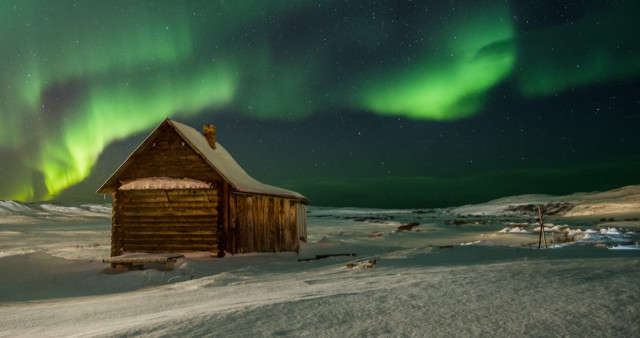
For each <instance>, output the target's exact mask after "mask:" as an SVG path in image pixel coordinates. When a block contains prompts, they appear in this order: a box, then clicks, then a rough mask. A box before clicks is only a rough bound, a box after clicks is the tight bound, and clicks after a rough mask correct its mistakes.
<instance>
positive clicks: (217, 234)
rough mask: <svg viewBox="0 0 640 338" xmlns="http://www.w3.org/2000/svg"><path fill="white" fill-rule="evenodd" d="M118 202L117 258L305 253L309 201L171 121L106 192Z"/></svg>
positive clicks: (211, 135) (207, 130)
mask: <svg viewBox="0 0 640 338" xmlns="http://www.w3.org/2000/svg"><path fill="white" fill-rule="evenodd" d="M98 192H99V193H109V194H111V196H112V198H113V218H112V230H111V256H119V255H122V254H125V253H132V252H147V253H186V252H197V251H208V252H211V253H214V254H216V255H217V256H218V257H223V256H224V254H225V252H228V253H231V254H237V253H247V252H281V251H298V249H299V241H306V239H307V231H306V205H307V204H308V202H309V201H308V200H307V198H305V197H304V196H302V195H301V194H299V193H297V192H293V191H290V190H287V189H282V188H278V187H274V186H270V185H267V184H263V183H260V182H258V181H257V180H255V179H253V178H252V177H251V176H249V175H248V174H247V173H246V172H245V171H244V170H243V169H242V168H241V167H240V165H238V163H237V162H236V161H235V160H234V159H233V157H231V155H230V154H229V153H228V152H227V151H226V150H225V149H224V148H223V147H222V145H220V144H219V143H217V141H216V139H215V127H214V126H204V134H201V133H200V132H198V131H197V130H195V129H193V128H191V127H189V126H186V125H184V124H181V123H178V122H176V121H172V120H170V119H165V120H164V121H163V122H162V123H161V124H160V125H159V126H158V127H157V128H156V129H155V130H154V131H153V132H152V133H151V134H150V135H149V136H148V137H147V138H146V139H145V140H144V142H142V144H141V145H140V146H139V147H138V148H137V149H136V150H135V151H134V152H133V153H132V154H131V155H130V156H129V157H128V158H127V160H126V161H125V162H124V163H123V164H122V165H121V166H120V168H118V170H116V171H115V172H114V173H113V174H112V175H111V177H109V179H108V180H107V181H106V182H105V183H104V184H103V185H102V187H100V189H98Z"/></svg>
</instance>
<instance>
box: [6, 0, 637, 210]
mask: <svg viewBox="0 0 640 338" xmlns="http://www.w3.org/2000/svg"><path fill="white" fill-rule="evenodd" d="M566 3H570V4H565V1H558V2H556V1H504V0H502V1H478V0H475V1H398V0H389V1H353V0H352V1H345V0H342V1H275V0H274V1H263V0H256V1H231V0H227V1H224V0H220V1H213V0H206V1H129V0H126V1H108V0H98V1H84V0H83V1H65V0H57V1H48V0H43V1H26V0H20V1H6V0H0V116H1V117H2V119H1V120H0V159H1V160H0V199H11V200H19V201H24V202H33V201H42V200H51V199H52V200H53V201H58V202H60V203H64V202H69V203H81V202H89V201H95V200H98V199H99V200H102V197H101V196H99V195H96V194H95V191H96V189H97V188H98V187H99V186H100V185H101V184H102V183H103V182H104V181H105V180H106V179H107V178H108V177H109V176H110V175H111V173H113V171H115V169H116V168H117V167H118V166H119V165H120V164H121V163H122V162H123V161H124V160H125V159H126V157H127V156H128V155H129V154H130V153H131V152H132V151H133V150H134V149H135V148H136V147H137V146H138V145H139V144H140V142H142V140H143V139H144V138H145V137H146V136H147V135H148V134H149V133H150V132H151V130H152V129H153V128H155V127H156V126H157V125H158V124H159V123H160V122H161V121H162V120H163V119H164V118H166V117H170V118H173V119H175V120H177V121H179V122H183V123H186V124H188V125H191V126H193V127H195V128H198V129H200V128H201V126H202V125H203V124H215V125H217V129H218V131H217V139H218V141H219V142H220V143H221V144H222V145H223V146H225V147H226V148H227V150H228V151H229V152H230V153H231V154H232V155H233V156H234V157H235V158H236V160H237V161H238V162H239V163H240V165H241V166H243V167H244V168H245V170H246V171H247V172H248V173H249V174H250V175H252V176H253V177H255V178H257V179H259V180H261V181H263V182H265V183H269V184H273V185H278V186H282V187H286V188H290V189H293V190H296V191H298V192H300V193H302V194H304V195H305V196H307V197H308V198H310V199H311V203H312V204H313V205H325V206H368V207H390V208H402V207H405V208H427V207H443V206H453V205H461V204H467V203H476V202H482V201H487V200H490V199H494V198H498V197H502V196H507V195H516V194H525V193H545V194H566V193H572V192H578V191H593V190H606V189H611V188H616V187H620V186H624V185H629V184H640V43H639V42H640V23H639V22H640V21H639V20H638V19H637V18H638V17H640V2H638V1H603V0H594V1H579V2H578V1H568V2H566Z"/></svg>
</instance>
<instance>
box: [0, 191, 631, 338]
mask: <svg viewBox="0 0 640 338" xmlns="http://www.w3.org/2000/svg"><path fill="white" fill-rule="evenodd" d="M639 190H640V189H639V188H638V187H626V188H623V189H617V190H616V191H613V192H607V193H599V194H600V197H597V196H598V194H576V195H571V196H564V197H550V196H518V197H513V198H506V199H501V200H497V201H492V202H488V203H486V204H483V205H476V206H464V207H459V208H451V209H438V210H378V209H348V208H341V209H337V208H317V207H316V208H314V207H311V208H310V213H309V215H308V233H309V243H307V244H304V245H303V247H302V249H301V252H300V254H296V253H280V254H253V255H241V256H228V257H227V258H224V259H214V258H209V257H208V256H207V255H205V254H191V255H188V257H187V259H186V260H182V261H179V262H178V265H177V267H176V268H175V269H174V270H173V271H164V272H163V271H159V270H155V269H146V270H140V271H130V272H126V273H120V274H107V273H105V270H108V269H107V267H108V265H106V264H103V263H102V262H101V259H102V258H103V257H106V256H107V255H108V254H109V242H110V237H109V236H110V232H109V227H110V208H109V206H108V205H104V206H94V205H81V206H77V207H60V206H54V205H46V204H45V205H22V204H19V203H15V202H0V271H2V273H0V327H1V328H2V330H0V336H7V337H16V336H65V337H67V336H83V337H84V336H137V335H143V336H312V337H317V336H479V335H482V336H504V337H507V336H509V337H511V336H585V335H590V336H638V335H639V334H640V323H639V322H638V321H637V318H638V315H640V311H639V310H638V309H640V308H639V307H638V305H637V304H638V303H639V301H640V286H639V284H638V283H637V281H638V280H640V250H638V249H639V247H638V245H637V241H638V238H639V236H638V234H637V233H636V232H637V231H639V230H640V222H639V221H638V219H637V217H638V216H640V211H638V210H639V209H638V208H636V209H633V208H628V207H624V208H622V209H624V210H622V209H620V208H621V207H620V205H633V203H638V201H640V199H639V198H637V197H633V196H636V195H637V191H639ZM621 191H622V192H621ZM605 200H606V201H605ZM534 203H540V204H543V205H548V208H549V210H552V209H553V210H559V211H558V212H556V215H548V216H547V217H546V224H545V226H546V227H545V230H546V234H547V239H548V241H549V245H550V246H551V248H550V249H547V250H544V249H543V250H538V249H537V240H538V231H536V230H539V226H538V225H537V224H536V222H535V218H534V217H533V216H532V212H531V207H530V205H532V204H534ZM550 203H551V204H550ZM560 203H569V204H571V205H572V207H571V208H569V210H566V209H567V208H568V207H566V206H565V207H559V206H558V205H557V204H560ZM552 204H553V205H552ZM554 205H555V206H554ZM577 206H580V208H581V209H579V210H578V211H579V213H578V214H576V215H571V214H570V213H571V211H572V210H574V211H575V209H576V208H577ZM592 206H598V207H597V208H595V207H592ZM554 208H555V209H554ZM616 208H618V209H617V210H618V211H617V212H602V211H603V210H604V211H609V210H612V209H616ZM580 210H590V211H594V210H596V211H595V212H591V213H589V214H586V213H585V212H583V211H580ZM620 210H622V211H620ZM411 222H416V223H419V225H416V226H414V227H413V228H412V229H411V231H402V232H398V231H397V228H398V226H400V225H403V224H408V223H411ZM536 228H537V229H536ZM565 241H569V242H566V243H560V242H565ZM532 245H533V246H532ZM346 253H349V254H350V253H355V254H356V255H357V256H355V257H352V256H348V257H342V256H339V257H329V258H326V259H320V260H308V261H305V260H303V261H299V260H301V259H307V258H314V257H315V256H316V254H346ZM368 258H375V259H376V264H375V267H374V268H373V269H366V268H364V269H347V268H346V264H347V263H355V262H356V261H357V260H361V259H368Z"/></svg>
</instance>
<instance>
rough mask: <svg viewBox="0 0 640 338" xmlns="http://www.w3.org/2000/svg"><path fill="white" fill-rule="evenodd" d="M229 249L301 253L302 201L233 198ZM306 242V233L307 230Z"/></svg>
mask: <svg viewBox="0 0 640 338" xmlns="http://www.w3.org/2000/svg"><path fill="white" fill-rule="evenodd" d="M229 202H230V203H229V204H230V208H229V217H230V220H229V222H228V223H227V224H226V227H227V229H226V232H227V243H226V249H227V251H229V252H231V253H234V254H236V253H247V252H282V251H298V249H299V242H298V238H299V230H298V229H299V224H300V217H302V218H305V219H306V215H305V214H302V215H300V214H298V212H299V210H300V208H299V205H301V203H300V202H299V201H296V200H293V199H288V198H282V197H274V196H264V195H245V194H231V196H230V199H229ZM305 239H306V229H305Z"/></svg>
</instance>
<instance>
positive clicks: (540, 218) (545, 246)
mask: <svg viewBox="0 0 640 338" xmlns="http://www.w3.org/2000/svg"><path fill="white" fill-rule="evenodd" d="M537 206H538V222H540V236H539V237H538V249H540V246H541V245H542V239H543V238H544V248H545V249H546V248H547V235H546V234H545V232H544V218H542V208H541V207H540V204H538V205H537Z"/></svg>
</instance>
